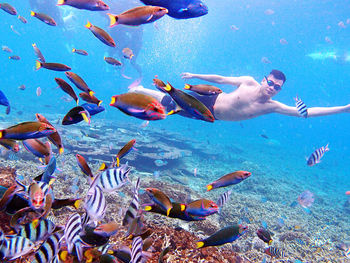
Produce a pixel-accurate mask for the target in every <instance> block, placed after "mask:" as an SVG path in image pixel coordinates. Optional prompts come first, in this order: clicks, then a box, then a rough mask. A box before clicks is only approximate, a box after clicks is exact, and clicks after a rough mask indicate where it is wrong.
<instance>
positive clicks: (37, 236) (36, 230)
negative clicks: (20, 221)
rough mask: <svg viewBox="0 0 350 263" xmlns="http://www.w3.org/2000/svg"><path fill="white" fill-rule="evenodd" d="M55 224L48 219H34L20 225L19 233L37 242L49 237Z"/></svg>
mask: <svg viewBox="0 0 350 263" xmlns="http://www.w3.org/2000/svg"><path fill="white" fill-rule="evenodd" d="M54 229H55V224H54V223H52V222H51V221H50V220H48V219H42V220H39V221H38V220H34V221H33V222H31V223H27V224H25V225H23V226H21V227H20V229H19V232H18V235H19V236H21V237H25V238H28V239H29V240H30V241H33V242H37V241H40V240H44V239H45V238H47V237H48V236H49V235H51V233H52V232H53V230H54Z"/></svg>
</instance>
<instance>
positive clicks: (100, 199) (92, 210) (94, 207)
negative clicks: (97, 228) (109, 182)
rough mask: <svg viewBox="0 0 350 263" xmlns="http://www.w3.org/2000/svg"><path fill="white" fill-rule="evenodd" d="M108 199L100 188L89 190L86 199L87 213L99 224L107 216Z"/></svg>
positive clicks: (95, 187)
mask: <svg viewBox="0 0 350 263" xmlns="http://www.w3.org/2000/svg"><path fill="white" fill-rule="evenodd" d="M106 206H107V203H106V198H105V196H104V195H103V192H102V189H101V188H100V187H99V186H97V185H96V186H94V187H92V188H90V189H89V191H88V193H87V195H86V199H85V205H84V208H85V211H86V213H87V214H88V215H89V217H90V218H91V219H92V220H93V221H94V222H96V223H97V221H100V220H102V219H103V217H104V216H105V212H106Z"/></svg>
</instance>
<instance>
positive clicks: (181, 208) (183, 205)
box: [180, 204, 186, 212]
mask: <svg viewBox="0 0 350 263" xmlns="http://www.w3.org/2000/svg"><path fill="white" fill-rule="evenodd" d="M185 209H186V205H185V204H181V205H180V210H181V212H182V211H185Z"/></svg>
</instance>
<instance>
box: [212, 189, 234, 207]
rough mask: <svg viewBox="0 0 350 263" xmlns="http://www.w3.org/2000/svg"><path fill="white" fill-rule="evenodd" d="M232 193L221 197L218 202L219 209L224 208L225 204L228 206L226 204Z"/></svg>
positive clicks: (228, 192) (229, 192)
mask: <svg viewBox="0 0 350 263" xmlns="http://www.w3.org/2000/svg"><path fill="white" fill-rule="evenodd" d="M231 193H232V191H231V190H228V191H227V192H225V193H223V194H222V195H221V196H220V198H219V200H218V201H217V202H216V204H217V205H218V207H222V206H223V205H224V204H226V202H227V201H228V200H229V199H230V195H231Z"/></svg>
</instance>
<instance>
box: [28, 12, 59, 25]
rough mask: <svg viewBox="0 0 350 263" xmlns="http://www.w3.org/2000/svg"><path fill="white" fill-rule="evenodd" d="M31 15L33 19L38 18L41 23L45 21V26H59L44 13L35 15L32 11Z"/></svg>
mask: <svg viewBox="0 0 350 263" xmlns="http://www.w3.org/2000/svg"><path fill="white" fill-rule="evenodd" d="M30 15H31V16H33V17H36V18H37V19H39V20H40V21H43V22H44V23H45V24H47V25H49V26H57V24H56V21H55V20H54V19H53V18H52V17H51V16H49V15H47V14H44V13H35V12H33V11H30Z"/></svg>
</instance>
